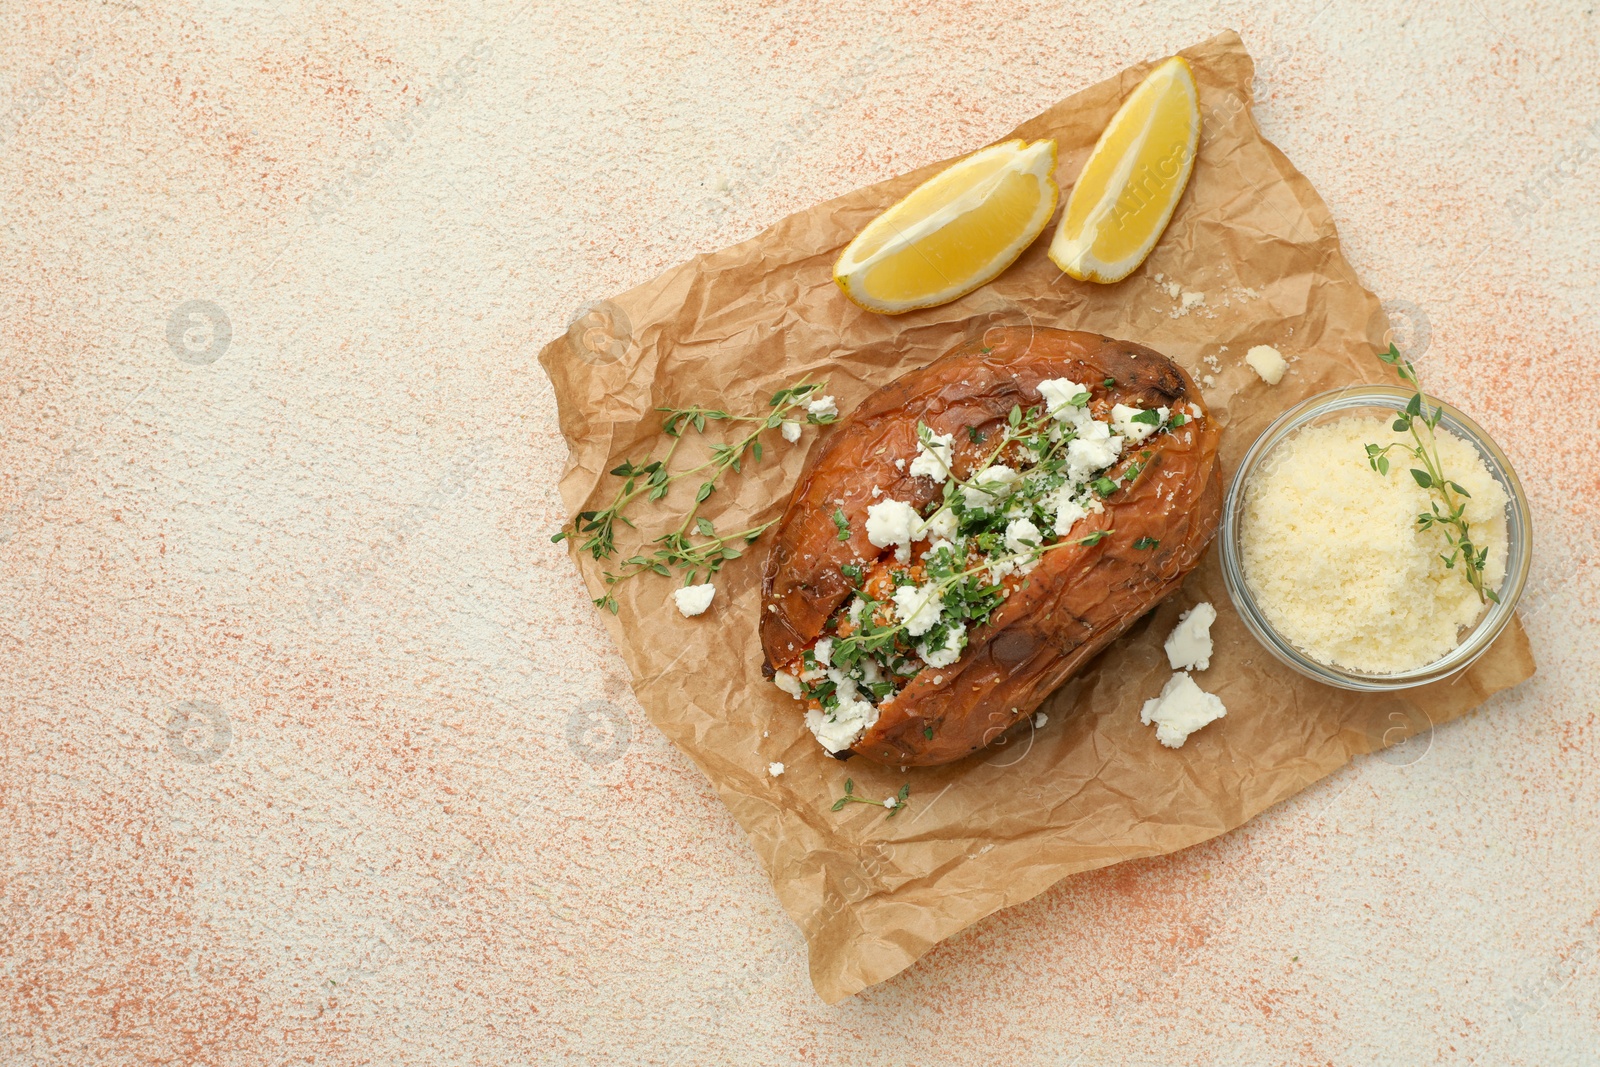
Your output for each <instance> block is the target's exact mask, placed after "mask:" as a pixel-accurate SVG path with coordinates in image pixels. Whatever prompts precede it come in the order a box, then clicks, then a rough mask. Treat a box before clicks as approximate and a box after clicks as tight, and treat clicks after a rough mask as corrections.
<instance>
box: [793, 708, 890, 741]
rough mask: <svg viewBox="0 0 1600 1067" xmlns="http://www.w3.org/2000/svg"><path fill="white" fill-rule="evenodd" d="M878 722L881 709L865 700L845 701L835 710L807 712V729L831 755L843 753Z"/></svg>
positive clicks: (812, 710)
mask: <svg viewBox="0 0 1600 1067" xmlns="http://www.w3.org/2000/svg"><path fill="white" fill-rule="evenodd" d="M877 721H878V709H877V708H876V707H875V706H874V705H872V704H871V703H869V702H868V701H865V700H841V701H839V706H838V707H837V708H835V709H834V710H833V711H819V710H817V709H815V708H813V709H811V710H810V711H807V712H806V728H807V729H809V730H810V731H811V734H812V736H813V737H815V738H816V739H817V742H818V743H819V744H821V745H822V747H823V748H825V749H827V750H828V751H829V752H843V751H844V750H845V749H847V748H849V747H850V746H851V745H853V744H855V743H856V738H858V737H860V736H861V735H862V733H864V732H865V731H866V730H868V729H871V727H872V725H873V724H874V723H876V722H877Z"/></svg>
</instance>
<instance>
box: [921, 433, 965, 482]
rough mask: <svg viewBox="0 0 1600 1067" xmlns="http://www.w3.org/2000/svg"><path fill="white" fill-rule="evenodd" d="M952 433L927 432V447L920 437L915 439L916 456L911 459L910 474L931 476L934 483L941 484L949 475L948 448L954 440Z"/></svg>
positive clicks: (954, 436)
mask: <svg viewBox="0 0 1600 1067" xmlns="http://www.w3.org/2000/svg"><path fill="white" fill-rule="evenodd" d="M955 439H956V435H955V434H953V433H932V432H930V433H929V434H928V444H931V445H932V446H933V447H932V448H929V447H928V444H924V443H923V442H922V441H921V440H920V439H919V440H918V441H917V458H916V459H914V460H912V461H911V476H912V477H913V478H916V477H918V476H923V477H928V478H932V479H933V480H934V481H935V482H936V483H938V484H940V485H943V484H944V480H945V479H946V478H948V477H949V476H950V448H951V445H952V444H953V443H954V442H955Z"/></svg>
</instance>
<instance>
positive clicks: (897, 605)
mask: <svg viewBox="0 0 1600 1067" xmlns="http://www.w3.org/2000/svg"><path fill="white" fill-rule="evenodd" d="M894 610H895V615H896V616H898V617H899V619H900V621H901V622H903V623H905V627H906V633H908V634H910V635H911V636H912V637H921V636H922V635H923V634H925V633H927V632H928V631H929V630H931V629H933V628H934V627H935V626H936V625H938V623H939V613H940V612H942V611H943V610H944V597H942V596H940V595H939V586H938V585H937V583H934V582H929V583H928V584H927V585H902V586H901V587H900V588H899V589H896V590H895V591H894Z"/></svg>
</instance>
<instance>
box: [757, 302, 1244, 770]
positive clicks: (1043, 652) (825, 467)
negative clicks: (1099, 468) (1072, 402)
mask: <svg viewBox="0 0 1600 1067" xmlns="http://www.w3.org/2000/svg"><path fill="white" fill-rule="evenodd" d="M1050 378H1071V379H1072V380H1074V381H1077V382H1081V383H1085V384H1087V385H1089V386H1091V393H1092V399H1091V401H1090V410H1091V411H1092V412H1095V413H1096V414H1097V415H1100V413H1102V412H1105V411H1108V410H1109V409H1110V407H1111V406H1112V405H1113V404H1117V403H1123V404H1129V405H1132V406H1135V407H1140V408H1155V407H1168V408H1173V409H1176V408H1178V407H1179V406H1183V407H1185V408H1187V406H1188V405H1190V404H1194V405H1197V406H1198V407H1199V409H1200V411H1201V417H1200V418H1198V419H1191V420H1189V421H1188V422H1186V423H1185V424H1184V425H1183V426H1181V427H1178V428H1176V429H1173V430H1171V431H1169V432H1166V433H1162V434H1158V435H1156V436H1155V437H1152V438H1150V439H1149V440H1147V441H1145V442H1144V443H1143V444H1141V445H1139V446H1137V447H1129V448H1128V449H1126V450H1125V451H1124V454H1123V457H1122V459H1121V460H1120V461H1119V463H1118V465H1117V467H1115V468H1113V470H1112V471H1111V472H1109V473H1112V474H1117V473H1119V472H1121V471H1123V470H1124V469H1125V468H1127V467H1128V465H1129V464H1130V463H1133V462H1139V461H1141V460H1142V462H1143V464H1144V466H1143V468H1142V470H1140V472H1139V473H1138V475H1137V477H1135V478H1134V479H1132V480H1131V481H1129V482H1127V483H1125V484H1124V485H1122V486H1121V488H1119V489H1118V490H1117V491H1116V492H1115V493H1113V494H1111V495H1110V496H1109V497H1108V498H1106V499H1105V501H1104V505H1105V511H1104V512H1103V513H1102V514H1099V515H1091V516H1090V517H1089V518H1087V519H1085V520H1083V521H1082V522H1080V523H1079V525H1078V526H1077V527H1075V528H1074V530H1073V531H1072V536H1073V537H1074V538H1081V537H1083V536H1085V535H1086V534H1088V533H1090V532H1093V531H1095V530H1101V529H1103V530H1109V531H1112V533H1111V534H1110V535H1108V536H1107V537H1105V538H1104V539H1103V540H1101V541H1100V542H1099V543H1097V544H1095V545H1092V546H1073V547H1069V548H1062V549H1057V550H1054V551H1051V552H1049V553H1047V554H1046V555H1045V556H1044V557H1043V558H1042V559H1041V560H1040V562H1039V565H1038V566H1037V567H1036V568H1035V569H1034V570H1033V572H1032V573H1031V574H1030V575H1029V577H1028V581H1027V583H1026V584H1025V585H1023V586H1021V587H1019V588H1017V589H1015V590H1013V591H1012V592H1011V594H1010V596H1009V597H1008V598H1007V599H1006V601H1005V602H1004V603H1003V604H1002V605H1001V606H1000V607H999V608H998V609H997V610H996V611H995V613H994V614H993V615H992V616H991V617H990V619H989V621H988V623H986V624H985V625H983V626H980V627H976V628H974V629H973V631H972V632H971V633H970V634H969V635H968V647H967V648H966V650H965V652H964V653H963V655H962V656H961V658H960V660H958V661H957V662H956V663H954V664H953V665H951V666H949V667H944V668H939V669H935V668H925V669H924V670H923V671H922V672H921V673H920V674H919V675H917V677H916V678H914V679H913V680H912V681H911V682H910V683H909V684H907V685H906V687H905V688H904V689H903V690H902V691H901V692H899V693H898V694H896V695H895V696H894V697H893V698H892V699H889V700H886V701H884V702H883V703H882V704H881V705H880V709H881V710H880V714H879V718H878V721H877V723H876V724H875V725H874V726H873V727H872V728H870V729H868V730H867V731H866V732H865V733H864V734H863V735H862V736H861V738H860V739H859V740H858V741H857V742H856V743H855V744H854V746H852V749H851V751H852V752H854V753H856V754H859V755H861V756H863V757H865V758H867V759H869V760H872V761H873V762H876V763H884V764H891V765H906V766H932V765H936V764H942V763H949V762H951V761H953V760H957V759H961V758H962V757H964V756H967V755H970V754H972V753H973V752H976V751H978V750H980V749H982V748H984V747H985V746H987V745H989V744H991V743H993V742H994V741H995V740H997V739H998V738H999V737H1000V735H1001V734H1003V733H1004V732H1005V731H1006V730H1007V729H1009V728H1010V727H1011V726H1012V725H1013V724H1014V723H1016V722H1017V721H1018V720H1019V719H1020V718H1021V717H1022V716H1024V715H1029V714H1031V713H1032V712H1033V710H1034V709H1035V708H1036V707H1038V705H1039V704H1040V703H1041V702H1042V701H1043V700H1044V699H1045V698H1046V697H1048V696H1049V695H1050V694H1051V693H1052V692H1054V691H1055V690H1056V689H1057V688H1058V687H1060V686H1061V685H1062V684H1063V683H1064V682H1066V681H1067V680H1068V679H1069V678H1071V677H1072V676H1073V674H1075V673H1076V672H1077V671H1078V670H1079V669H1080V668H1082V667H1083V665H1084V664H1085V663H1086V662H1087V661H1088V660H1089V659H1091V658H1092V657H1093V656H1094V655H1095V654H1096V653H1098V652H1099V651H1100V650H1101V649H1103V648H1104V647H1105V646H1106V645H1107V644H1108V643H1110V642H1111V641H1112V640H1114V639H1115V638H1117V637H1118V636H1119V635H1121V634H1122V633H1123V632H1124V631H1125V630H1127V628H1128V627H1129V626H1131V625H1132V624H1133V623H1134V622H1135V621H1136V620H1138V619H1139V618H1140V617H1141V616H1143V615H1144V614H1145V613H1146V612H1148V611H1149V610H1150V609H1151V608H1153V607H1154V606H1155V605H1156V604H1158V603H1159V602H1160V601H1161V600H1162V599H1164V598H1165V597H1166V596H1167V595H1168V594H1170V593H1171V592H1172V591H1173V590H1175V589H1176V588H1177V587H1178V585H1179V584H1180V583H1181V582H1182V581H1183V578H1184V576H1185V575H1186V574H1188V572H1189V571H1190V570H1191V569H1192V568H1193V567H1194V566H1195V564H1196V563H1197V562H1199V559H1200V556H1201V554H1202V553H1203V552H1204V551H1205V549H1206V547H1207V546H1208V545H1209V544H1210V542H1211V538H1212V537H1213V535H1214V534H1215V533H1216V528H1217V522H1218V519H1219V518H1220V515H1221V501H1222V484H1221V473H1220V467H1219V465H1218V462H1217V446H1218V442H1219V439H1220V433H1221V431H1220V427H1218V426H1217V424H1216V422H1215V420H1214V419H1212V418H1211V417H1210V414H1209V412H1207V411H1206V410H1205V405H1204V400H1203V399H1202V398H1201V396H1200V392H1199V390H1198V389H1197V388H1196V387H1195V385H1194V382H1193V381H1192V380H1191V379H1190V378H1189V376H1188V375H1187V374H1186V373H1185V372H1184V371H1183V369H1182V368H1181V367H1179V366H1178V365H1177V364H1175V363H1173V362H1172V361H1171V360H1169V359H1167V358H1166V357H1165V356H1162V355H1161V354H1160V353H1158V352H1155V351H1153V350H1151V349H1149V348H1146V347H1144V346H1142V345H1137V344H1132V343H1130V342H1126V341H1116V340H1112V339H1111V338H1108V337H1102V336H1100V335H1098V334H1091V333H1080V332H1071V331H1065V330H1053V329H1039V328H1033V327H1010V328H1004V329H996V330H990V331H988V332H987V333H986V334H985V336H984V339H983V340H982V341H975V342H970V343H968V344H964V345H961V346H959V347H957V348H955V349H954V350H952V351H951V352H949V353H948V354H946V355H945V356H943V357H941V358H939V359H937V360H935V361H934V362H933V363H930V364H929V365H928V366H926V367H923V368H921V369H920V370H914V371H911V372H909V373H907V374H904V375H902V376H901V377H900V378H897V379H896V380H895V381H893V382H891V383H890V384H888V385H887V386H885V387H884V388H882V389H880V390H878V391H877V392H876V393H873V394H872V395H871V396H869V397H867V399H866V400H864V401H863V402H862V403H861V405H860V406H859V407H858V408H857V409H856V410H855V411H853V412H851V413H850V414H848V415H847V416H846V417H845V418H843V419H841V420H840V421H839V423H837V424H836V425H835V426H834V428H833V430H832V432H831V433H830V435H829V436H828V438H827V440H826V441H825V442H824V443H823V444H822V445H821V446H820V447H818V448H817V449H816V450H815V451H814V452H813V453H812V455H811V456H810V458H809V460H808V461H807V463H806V467H805V469H804V470H803V471H802V473H801V475H800V478H799V481H798V482H797V483H796V485H795V488H794V491H793V493H792V495H791V496H790V499H789V504H788V507H787V509H786V510H785V512H784V515H783V518H782V520H781V521H780V522H779V524H778V527H777V532H776V536H775V537H774V539H773V546H772V549H771V551H770V553H769V554H768V557H767V566H766V573H765V580H764V582H763V587H762V594H763V595H762V609H761V623H760V627H761V644H762V649H763V652H764V653H765V658H766V663H765V669H766V672H767V673H768V675H769V676H770V675H771V673H772V672H773V670H774V668H776V667H779V666H782V665H784V664H789V663H792V662H793V661H794V660H796V659H797V658H798V657H799V656H800V654H801V653H802V652H803V651H804V650H805V649H806V648H808V647H810V646H811V645H812V644H813V643H814V642H815V641H816V639H817V638H818V637H819V636H821V635H822V634H823V632H824V627H825V626H826V624H827V622H828V620H829V618H830V617H831V616H832V615H833V614H834V612H835V611H837V610H838V609H839V607H840V606H841V604H843V603H844V601H845V599H846V598H847V597H848V596H849V595H850V594H851V593H852V591H853V588H854V587H853V583H852V582H851V580H850V579H849V578H847V577H846V576H845V573H844V571H843V569H842V568H843V567H844V566H845V565H846V564H855V565H860V564H861V563H863V562H867V563H871V562H874V561H876V560H878V559H880V558H881V557H882V556H884V555H886V554H887V552H886V551H885V550H883V549H879V548H877V547H874V546H873V545H872V544H871V543H870V542H869V541H868V539H867V535H866V517H867V508H868V506H869V505H870V504H872V503H875V502H877V501H878V500H882V499H889V498H893V499H897V500H904V501H907V502H909V503H911V504H913V505H915V506H918V507H919V508H920V507H923V506H924V505H926V504H927V503H929V502H931V501H932V500H933V499H934V498H935V497H936V496H937V495H938V492H939V487H938V486H936V485H935V484H934V483H933V482H932V481H931V480H929V479H927V478H922V477H912V476H910V475H909V474H907V473H906V472H905V471H904V470H903V469H901V468H900V467H898V466H897V465H896V464H895V460H896V459H897V458H898V459H901V460H905V459H907V458H909V457H912V456H915V455H916V452H917V423H918V421H919V420H920V421H922V422H924V423H926V424H927V425H928V426H929V427H930V428H932V429H933V430H934V431H935V432H936V433H949V432H955V434H956V441H957V447H956V453H955V464H954V466H955V470H956V473H957V475H958V476H961V477H966V476H967V475H968V474H969V473H970V472H971V467H972V465H973V464H974V463H976V462H978V461H980V460H981V458H982V457H981V455H980V453H981V452H982V451H983V449H984V447H985V446H980V445H978V444H976V443H972V442H971V438H970V436H969V433H968V430H969V428H970V429H973V430H976V431H977V433H978V434H979V435H981V436H984V437H987V436H988V435H989V434H990V433H992V432H995V431H998V430H999V428H1000V427H1001V426H1002V424H1003V423H1004V422H1005V419H1006V417H1007V415H1008V414H1009V412H1010V411H1011V409H1012V407H1013V406H1014V405H1017V406H1021V407H1022V408H1024V409H1026V408H1028V407H1030V406H1037V405H1041V404H1042V403H1043V400H1042V398H1041V396H1040V394H1039V390H1038V384H1039V382H1041V381H1044V380H1046V379H1050ZM1108 380H1109V381H1111V382H1113V383H1114V384H1111V385H1106V384H1105V382H1107V381H1108ZM1100 417H1103V416H1100ZM1145 453H1148V455H1147V456H1146V455H1144V454H1145ZM874 489H878V490H881V494H878V495H875V494H874V492H873V491H874ZM836 509H837V510H838V511H841V512H842V513H843V515H844V517H845V519H846V520H847V521H848V524H849V537H848V539H847V540H843V541H841V540H840V539H839V531H838V527H837V526H836V525H835V522H834V514H835V510H836ZM1151 542H1156V543H1155V545H1154V547H1148V546H1150V544H1151ZM1136 545H1139V546H1141V547H1135V546H1136ZM930 734H931V736H930Z"/></svg>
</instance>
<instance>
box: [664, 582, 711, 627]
mask: <svg viewBox="0 0 1600 1067" xmlns="http://www.w3.org/2000/svg"><path fill="white" fill-rule="evenodd" d="M716 595H717V587H716V586H714V585H712V584H711V583H710V582H707V583H705V584H704V585H686V586H684V587H683V588H682V589H674V590H673V591H672V599H673V600H674V601H675V602H676V603H677V605H678V610H679V611H680V612H682V613H683V617H684V618H686V619H687V618H689V617H691V616H693V615H698V614H700V613H701V612H702V611H704V610H706V609H707V608H709V607H710V606H711V598H712V597H714V596H716Z"/></svg>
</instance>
